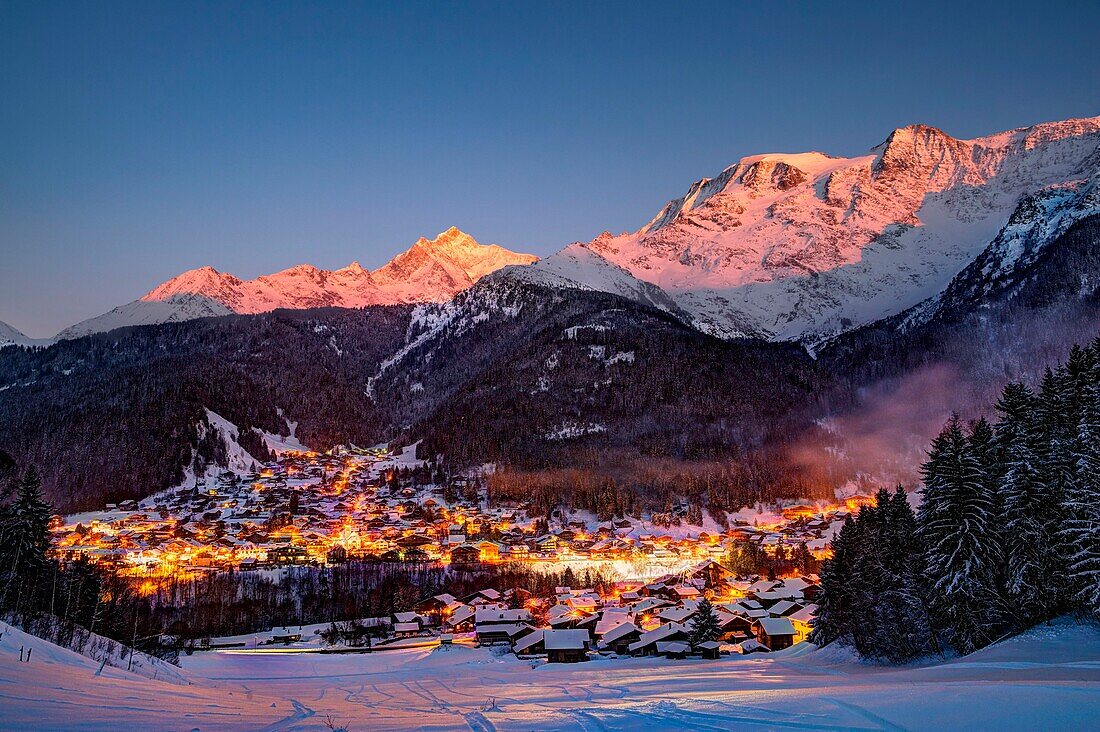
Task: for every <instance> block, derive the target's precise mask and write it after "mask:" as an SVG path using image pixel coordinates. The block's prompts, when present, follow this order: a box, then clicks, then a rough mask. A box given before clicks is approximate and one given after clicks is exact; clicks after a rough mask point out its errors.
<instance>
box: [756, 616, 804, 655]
mask: <svg viewBox="0 0 1100 732" xmlns="http://www.w3.org/2000/svg"><path fill="white" fill-rule="evenodd" d="M753 629H754V630H755V631H756V639H757V640H758V641H760V642H761V643H763V644H764V645H765V646H767V647H768V650H769V651H779V650H782V649H784V648H789V647H790V646H792V645H794V636H795V629H794V625H793V624H792V623H791V620H790V619H789V618H771V617H768V618H757V620H756V622H755V623H754V624H753Z"/></svg>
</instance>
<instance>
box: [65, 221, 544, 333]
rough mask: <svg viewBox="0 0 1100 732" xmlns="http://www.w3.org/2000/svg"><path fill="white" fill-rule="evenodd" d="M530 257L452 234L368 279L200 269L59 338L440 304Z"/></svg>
mask: <svg viewBox="0 0 1100 732" xmlns="http://www.w3.org/2000/svg"><path fill="white" fill-rule="evenodd" d="M536 259H537V258H536V257H534V256H532V255H529V254H517V253H515V252H511V251H509V250H507V249H504V248H503V247H500V246H497V245H496V244H491V245H483V244H479V243H478V242H477V241H476V240H475V239H474V238H473V237H472V236H470V235H469V234H466V233H465V232H462V231H460V230H459V229H457V228H455V227H451V228H450V229H447V230H446V231H444V232H442V233H441V234H439V235H438V236H437V237H435V238H434V239H425V238H421V239H419V240H417V241H416V242H415V243H414V244H413V245H412V246H411V247H410V248H409V249H407V250H406V251H404V252H402V253H401V254H398V255H397V256H396V257H394V258H393V259H392V260H391V261H390V262H388V263H387V264H385V265H383V266H382V267H380V268H378V269H377V270H375V271H373V272H371V271H368V270H367V269H366V268H364V267H363V266H362V265H361V264H359V262H352V263H351V264H350V265H348V266H347V267H343V268H341V269H337V270H324V269H320V268H318V267H315V266H314V265H312V264H299V265H295V266H293V267H290V268H288V269H284V270H282V271H280V272H276V273H274V274H269V275H261V276H259V277H257V278H255V279H251V280H244V279H240V278H238V277H235V276H233V275H231V274H228V273H224V272H219V271H218V270H216V269H214V268H213V267H209V266H206V267H199V268H197V269H192V270H188V271H187V272H184V273H183V274H181V275H179V276H177V277H173V278H172V279H171V280H168V281H167V282H165V283H163V284H161V285H159V286H157V287H156V288H154V289H153V290H151V291H150V292H148V293H146V294H145V295H144V296H143V297H142V298H141V299H139V300H137V301H135V302H133V303H129V304H128V305H123V306H121V307H119V308H116V309H115V310H113V311H112V312H111V313H107V314H106V315H104V316H100V317H98V318H93V319H91V320H88V321H84V322H83V323H78V324H77V325H75V326H73V327H72V328H68V329H66V330H65V331H63V332H62V334H60V335H59V337H66V338H71V337H77V336H81V335H86V334H87V333H93V332H97V331H102V330H108V329H113V328H119V327H122V326H125V325H137V324H149V323H160V322H165V321H171V320H188V319H190V318H196V317H207V316H211V315H224V314H227V313H262V312H268V311H270V310H275V309H277V308H291V309H302V308H315V307H350V308H354V307H364V306H367V305H386V304H396V303H417V302H441V301H444V300H448V299H450V298H452V297H454V296H455V295H456V294H457V293H458V292H461V291H462V290H464V289H466V288H467V287H469V286H470V285H472V284H473V283H474V282H477V281H478V280H479V279H481V278H482V277H484V276H485V275H486V274H489V273H490V272H494V271H496V270H498V269H500V268H501V267H504V266H507V265H510V264H528V263H530V262H534V261H535V260H536Z"/></svg>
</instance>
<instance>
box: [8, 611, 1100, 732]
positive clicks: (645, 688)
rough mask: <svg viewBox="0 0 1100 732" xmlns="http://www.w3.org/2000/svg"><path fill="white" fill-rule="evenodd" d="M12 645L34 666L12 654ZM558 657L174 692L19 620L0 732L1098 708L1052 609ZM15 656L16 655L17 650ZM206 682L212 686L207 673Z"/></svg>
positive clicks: (670, 725)
mask: <svg viewBox="0 0 1100 732" xmlns="http://www.w3.org/2000/svg"><path fill="white" fill-rule="evenodd" d="M23 645H29V646H31V647H33V648H35V659H36V660H35V661H34V662H32V663H30V664H20V663H19V662H18V653H19V649H20V647H21V646H23ZM796 650H797V652H791V653H789V652H780V653H777V654H774V655H772V656H770V657H769V656H755V655H754V656H751V657H729V658H724V659H722V660H719V661H701V660H688V661H679V662H669V661H666V660H663V659H657V658H634V659H628V658H621V659H614V660H613V659H596V660H593V661H590V662H589V663H586V664H578V665H571V664H570V665H565V664H563V665H557V664H546V663H538V664H536V665H535V666H534V667H532V664H531V662H530V661H521V660H519V659H516V658H514V657H512V656H510V655H507V654H505V655H501V654H499V653H498V652H497V651H496V650H490V649H475V648H471V647H468V646H464V645H461V644H459V645H456V646H454V647H452V648H450V649H446V650H445V651H440V650H439V649H425V648H415V649H407V650H400V651H390V652H386V653H376V654H347V655H337V654H334V655H324V656H318V655H317V654H303V653H280V654H270V653H268V654H263V653H248V652H236V653H234V652H200V653H196V654H194V655H192V656H186V657H184V659H183V668H182V669H181V670H180V672H179V673H180V675H181V677H182V678H183V679H186V682H187V683H186V684H185V685H180V684H179V683H175V684H169V683H165V682H163V681H156V680H152V679H149V678H146V677H140V676H136V675H134V674H131V673H128V672H126V671H125V670H124V669H118V668H113V667H107V668H105V669H103V671H102V673H101V674H100V675H98V676H97V675H96V672H97V671H98V670H99V664H98V663H96V662H95V661H92V660H91V659H88V658H85V657H83V656H78V655H77V654H75V653H72V652H69V651H64V650H62V649H57V648H56V647H51V646H49V645H48V644H46V643H45V642H44V641H40V640H38V639H33V638H30V637H29V636H26V635H25V634H21V633H20V632H19V631H17V630H11V631H8V632H7V633H5V635H4V637H3V639H2V640H0V707H2V708H4V710H5V713H4V714H3V715H0V730H25V729H50V730H58V731H59V732H70V731H75V730H81V731H84V730H102V729H135V730H139V729H140V730H144V729H157V730H181V731H182V732H190V730H193V729H198V730H201V731H202V732H208V731H209V730H214V729H217V730H249V731H253V730H267V731H268V732H319V731H321V730H324V729H325V725H327V724H328V723H329V720H334V721H335V723H336V724H337V725H346V726H347V727H348V728H349V729H352V730H355V731H356V732H361V730H364V729H366V730H371V731H372V732H373V731H374V730H378V731H379V732H384V731H387V730H411V729H432V730H441V731H442V730H476V731H477V732H485V731H488V732H530V731H533V730H539V731H540V732H541V731H542V730H550V731H562V732H564V731H566V730H570V731H573V730H580V731H581V732H619V731H621V730H637V729H644V730H646V732H664V731H665V730H700V731H702V730H723V731H724V730H729V729H739V730H740V729H744V730H833V731H835V730H876V731H884V732H898V731H899V730H916V729H930V728H935V729H949V730H950V729H998V730H1014V729H1021V730H1024V729H1027V730H1030V729H1036V728H1049V729H1080V728H1084V727H1087V726H1088V725H1089V723H1090V720H1095V719H1096V718H1098V716H1100V628H1096V627H1093V626H1079V625H1076V624H1074V623H1073V622H1072V621H1068V620H1064V621H1059V623H1058V624H1057V625H1056V626H1055V627H1053V628H1050V627H1046V628H1043V629H1041V630H1037V631H1034V632H1033V634H1031V635H1029V636H1024V637H1021V638H1016V639H1012V640H1010V641H1007V642H1005V643H1004V644H1001V645H999V646H996V647H993V648H990V649H986V650H985V651H979V652H978V653H976V654H974V655H972V656H969V657H967V658H965V659H957V660H948V661H938V662H936V663H935V664H934V665H932V664H931V663H930V662H929V664H925V665H920V664H918V665H914V666H907V667H903V668H886V667H881V666H875V665H870V664H861V663H858V662H856V661H854V660H851V659H850V658H847V657H845V656H844V655H843V654H838V653H833V652H832V651H831V649H830V650H827V651H826V652H823V653H813V652H808V653H807V652H805V651H806V649H805V648H799V649H796ZM13 656H14V658H13ZM215 678H216V680H215Z"/></svg>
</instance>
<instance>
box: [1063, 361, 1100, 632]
mask: <svg viewBox="0 0 1100 732" xmlns="http://www.w3.org/2000/svg"><path fill="white" fill-rule="evenodd" d="M1080 412H1081V420H1080V426H1079V431H1078V439H1077V441H1076V445H1075V450H1074V458H1075V467H1076V470H1075V471H1074V473H1073V475H1072V477H1071V479H1070V481H1069V483H1068V485H1067V487H1066V491H1065V495H1064V500H1063V507H1064V510H1065V514H1066V515H1065V520H1064V522H1063V529H1062V536H1063V537H1064V540H1065V542H1064V543H1065V545H1066V546H1067V547H1071V548H1072V549H1071V550H1070V553H1069V554H1068V557H1067V559H1068V564H1069V574H1070V579H1071V584H1072V586H1073V588H1074V594H1075V599H1076V600H1077V601H1078V603H1079V604H1080V605H1081V606H1082V607H1083V608H1084V609H1086V610H1088V611H1090V612H1092V613H1095V614H1098V615H1100V379H1098V378H1096V377H1095V376H1094V377H1093V379H1092V383H1091V384H1089V385H1088V387H1087V389H1086V391H1085V397H1084V399H1083V400H1082V404H1081V410H1080Z"/></svg>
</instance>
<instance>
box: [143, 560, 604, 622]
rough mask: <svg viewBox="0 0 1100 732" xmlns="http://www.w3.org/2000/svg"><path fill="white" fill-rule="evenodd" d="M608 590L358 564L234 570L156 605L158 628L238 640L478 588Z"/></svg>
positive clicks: (173, 586)
mask: <svg viewBox="0 0 1100 732" xmlns="http://www.w3.org/2000/svg"><path fill="white" fill-rule="evenodd" d="M561 586H572V587H592V588H599V589H601V590H607V589H609V588H610V586H611V579H610V578H609V577H608V576H606V575H604V574H602V573H600V572H589V571H585V572H582V573H574V572H573V571H572V570H571V569H569V568H566V569H565V570H563V571H562V572H537V571H534V570H532V569H530V568H528V567H525V566H522V565H508V564H505V565H470V566H469V567H465V568H463V567H455V566H450V567H444V566H440V565H437V564H428V563H424V564H417V563H401V562H378V561H351V562H347V563H345V564H339V565H335V566H329V567H289V568H286V569H285V570H283V571H281V572H279V573H278V575H277V576H271V575H268V574H266V573H263V572H227V573H221V574H214V575H209V576H205V577H202V578H199V579H193V580H182V581H181V580H176V581H171V582H166V583H163V584H162V585H161V586H160V587H158V588H157V589H156V591H155V592H153V593H152V594H151V595H150V596H149V598H148V600H149V603H150V607H151V613H152V616H153V619H154V623H155V624H157V625H159V626H160V627H162V628H163V629H164V631H165V632H168V633H170V634H172V635H173V636H178V637H180V638H182V639H201V638H210V637H214V636H222V635H235V634H239V633H249V632H253V631H259V630H268V629H271V628H274V627H284V626H287V627H288V626H299V625H308V624H313V623H327V622H342V621H348V620H355V619H359V618H389V617H390V616H391V615H392V614H393V613H395V612H406V611H410V610H412V609H414V607H415V606H416V604H417V603H418V602H419V601H420V600H423V599H425V598H427V597H431V596H433V595H436V594H440V593H443V592H447V593H450V594H452V595H454V596H455V597H463V596H465V595H469V594H472V593H473V592H475V591H477V590H482V589H490V588H491V589H496V590H499V591H501V592H507V591H508V590H513V592H512V593H511V594H510V596H511V597H512V598H514V599H518V598H521V597H527V596H530V595H536V596H550V595H552V594H553V591H554V588H555V587H561Z"/></svg>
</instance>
